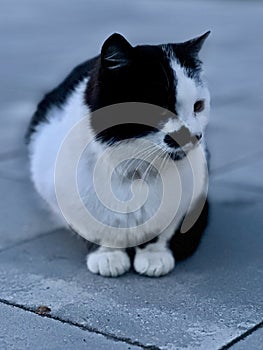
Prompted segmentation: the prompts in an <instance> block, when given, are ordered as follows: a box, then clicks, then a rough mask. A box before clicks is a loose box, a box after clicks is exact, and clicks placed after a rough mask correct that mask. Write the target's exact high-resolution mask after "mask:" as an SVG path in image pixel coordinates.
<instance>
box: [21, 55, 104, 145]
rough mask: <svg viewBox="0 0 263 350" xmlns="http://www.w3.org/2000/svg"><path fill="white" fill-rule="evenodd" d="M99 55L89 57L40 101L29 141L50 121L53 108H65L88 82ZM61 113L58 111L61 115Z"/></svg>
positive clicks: (27, 138)
mask: <svg viewBox="0 0 263 350" xmlns="http://www.w3.org/2000/svg"><path fill="white" fill-rule="evenodd" d="M98 57H99V56H96V57H94V58H92V59H89V60H87V61H85V62H83V63H81V64H79V65H78V66H77V67H75V68H74V69H73V70H72V71H71V73H70V74H69V75H68V76H67V77H66V78H65V79H64V80H63V81H62V83H60V84H59V85H58V86H57V87H56V88H54V89H53V90H52V91H50V92H49V93H47V94H46V95H45V96H44V98H43V99H42V100H41V101H40V102H39V104H38V106H37V109H36V111H35V113H34V115H33V116H32V118H31V121H30V124H29V127H28V131H27V134H26V140H27V143H30V140H31V137H32V135H33V134H34V133H35V132H36V131H37V129H38V126H39V125H40V124H43V123H47V122H49V119H50V114H51V115H52V116H53V115H54V113H50V112H51V111H52V109H56V110H58V111H59V110H61V111H62V110H65V106H66V105H67V102H68V100H69V98H70V97H71V96H72V95H73V94H74V93H75V92H76V90H77V88H78V87H79V86H80V85H81V83H82V82H87V80H88V78H89V77H90V75H91V73H92V71H93V70H94V69H95V66H96V62H97V60H98ZM60 114H61V113H57V115H58V116H59V115H60Z"/></svg>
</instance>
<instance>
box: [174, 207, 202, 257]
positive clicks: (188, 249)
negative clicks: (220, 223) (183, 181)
mask: <svg viewBox="0 0 263 350" xmlns="http://www.w3.org/2000/svg"><path fill="white" fill-rule="evenodd" d="M196 205H198V203H197V204H196ZM208 215H209V205H208V201H207V200H206V201H205V204H204V207H203V210H202V212H201V214H200V216H199V217H198V219H197V220H196V222H195V223H194V225H193V226H192V227H191V228H190V229H189V230H188V231H187V232H185V233H181V231H180V229H178V230H177V231H176V232H175V234H174V235H173V237H172V239H171V240H170V242H169V247H170V249H171V250H172V252H173V254H174V258H175V260H176V261H180V260H184V259H186V258H188V257H190V256H191V255H192V254H193V253H194V252H195V251H196V249H197V247H198V245H199V243H200V241H201V238H202V235H203V233H204V230H205V228H206V225H207V222H208Z"/></svg>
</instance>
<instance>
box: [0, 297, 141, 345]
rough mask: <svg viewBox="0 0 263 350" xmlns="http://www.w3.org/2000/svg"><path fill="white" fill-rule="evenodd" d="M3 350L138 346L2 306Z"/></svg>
mask: <svg viewBox="0 0 263 350" xmlns="http://www.w3.org/2000/svg"><path fill="white" fill-rule="evenodd" d="M0 319H1V323H0V324H1V327H0V348H1V350H21V349H34V350H72V349H78V350H84V349H85V350H87V349H100V350H115V349H116V350H128V349H130V350H138V349H140V348H139V347H137V346H133V345H130V344H125V343H124V342H120V341H114V340H112V339H108V338H106V337H104V336H102V335H100V334H96V333H91V332H88V331H86V330H82V329H80V328H78V327H75V326H72V325H70V324H66V323H62V322H59V321H55V320H53V319H50V318H46V317H40V316H38V315H36V314H33V313H31V312H27V311H24V310H21V309H19V308H16V307H12V306H7V305H4V304H1V303H0Z"/></svg>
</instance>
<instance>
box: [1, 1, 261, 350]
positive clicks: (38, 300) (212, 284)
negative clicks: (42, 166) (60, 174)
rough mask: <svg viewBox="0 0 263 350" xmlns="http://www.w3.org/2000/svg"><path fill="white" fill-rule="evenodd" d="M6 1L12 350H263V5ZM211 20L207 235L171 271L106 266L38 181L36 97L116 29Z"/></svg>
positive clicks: (183, 35)
mask: <svg viewBox="0 0 263 350" xmlns="http://www.w3.org/2000/svg"><path fill="white" fill-rule="evenodd" d="M0 10H1V11H0V60H1V66H0V76H1V87H0V90H1V93H0V105H1V109H0V115H1V129H0V194H1V201H0V222H1V225H0V349H1V350H6V349H8V350H9V349H19V350H20V349H21V350H24V349H35V350H40V349H54V350H60V349H117V350H118V349H131V350H133V349H169V350H173V349H176V350H181V349H184V350H194V349H201V350H219V349H221V350H223V349H231V350H243V349H251V350H262V349H263V296H262V295H263V294H262V287H263V254H262V252H263V249H262V247H263V230H262V228H263V201H262V196H263V180H262V172H263V144H262V136H263V122H262V119H263V115H262V110H263V90H262V85H263V75H262V64H263V46H262V35H263V22H262V18H263V2H262V1H215V0H213V1H199V0H194V1H190V0H189V1H176V2H175V1H172V0H163V1H146V0H141V1H139V0H135V1H123V0H111V1H107V0H101V1H95V0H92V1H91V0H89V1H87V0H85V1H84V0H75V1H72V2H65V1H62V0H55V1H51V0H38V1H35V0H24V1H23V2H22V1H18V0H2V1H1V5H0ZM208 29H211V30H212V35H211V37H210V38H209V40H208V41H207V45H206V47H205V48H204V50H203V52H202V58H203V60H204V61H205V67H206V71H207V77H208V81H209V85H210V88H211V92H212V97H213V98H212V113H211V123H210V126H209V129H208V135H207V137H208V143H209V148H210V151H211V154H212V164H211V179H210V193H209V196H210V202H211V208H212V209H211V218H210V223H209V226H208V228H207V230H206V234H205V237H204V239H203V241H202V243H201V246H200V248H199V249H198V251H197V252H196V254H195V255H194V256H193V257H192V258H190V259H188V260H187V261H184V262H182V263H179V264H178V265H177V266H176V268H175V269H174V271H173V272H172V273H171V274H170V275H168V276H166V277H163V278H160V279H151V278H145V277H140V276H138V275H136V274H134V273H133V272H130V273H128V274H126V275H124V276H122V277H120V278H117V279H107V278H102V277H99V276H95V275H92V274H91V273H89V272H88V271H87V269H86V267H85V262H84V261H85V260H84V259H85V254H86V244H85V243H84V242H83V241H82V240H80V239H78V238H77V237H76V236H73V235H72V234H71V233H70V232H66V231H65V230H62V229H60V228H59V227H58V225H57V224H56V222H55V220H54V218H53V217H52V216H51V214H50V213H49V211H48V209H47V208H46V205H45V203H44V202H43V201H42V200H41V198H39V196H38V195H37V193H35V191H34V189H33V186H32V184H31V182H30V180H29V173H28V162H27V156H26V147H25V145H24V141H23V136H24V132H25V130H26V126H27V124H28V122H29V119H30V116H31V114H32V113H33V111H34V108H35V106H36V103H37V102H38V101H39V99H40V98H41V96H42V95H43V93H45V92H47V91H48V90H50V89H51V88H53V87H54V85H55V84H57V83H58V82H60V81H61V80H62V79H63V78H64V76H65V75H66V74H67V73H68V72H69V70H70V69H71V68H72V67H74V66H75V65H76V64H77V63H80V62H81V61H83V60H85V59H86V58H88V57H92V56H93V55H95V54H97V53H98V51H99V49H100V46H101V44H102V42H103V40H104V39H105V38H106V37H107V36H108V35H109V34H111V33H112V32H115V31H117V32H121V33H123V34H124V35H126V36H127V38H128V39H129V40H130V41H131V42H132V43H133V44H138V43H161V42H172V41H174V42H176V41H182V40H185V39H189V38H191V37H192V36H195V35H198V34H201V33H203V32H205V31H206V30H208ZM40 305H44V306H47V307H48V308H49V309H50V310H51V311H49V312H47V313H46V314H45V313H42V314H41V312H38V310H39V309H38V307H39V306H40ZM39 313H40V314H39Z"/></svg>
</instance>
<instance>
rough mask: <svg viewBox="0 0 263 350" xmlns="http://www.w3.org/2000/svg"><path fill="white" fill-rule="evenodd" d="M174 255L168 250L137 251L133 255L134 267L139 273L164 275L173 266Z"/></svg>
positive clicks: (155, 275)
mask: <svg viewBox="0 0 263 350" xmlns="http://www.w3.org/2000/svg"><path fill="white" fill-rule="evenodd" d="M174 264H175V262H174V257H173V255H172V253H171V252H170V251H169V250H163V251H148V252H147V251H146V252H143V251H139V252H137V253H136V255H135V259H134V268H135V270H136V271H137V272H138V273H139V274H141V275H146V276H151V277H159V276H163V275H166V274H167V273H168V272H170V271H171V270H172V269H173V268H174Z"/></svg>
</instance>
